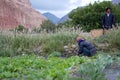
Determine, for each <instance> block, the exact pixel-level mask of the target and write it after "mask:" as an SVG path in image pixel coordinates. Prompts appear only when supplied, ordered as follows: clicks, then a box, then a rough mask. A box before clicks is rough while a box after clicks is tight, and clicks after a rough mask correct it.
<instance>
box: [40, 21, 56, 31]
mask: <svg viewBox="0 0 120 80" xmlns="http://www.w3.org/2000/svg"><path fill="white" fill-rule="evenodd" d="M40 27H41V28H42V30H46V31H47V32H54V30H55V29H56V28H57V27H56V25H55V24H54V23H52V22H51V21H49V20H47V21H44V22H43V23H42V24H41V25H40Z"/></svg>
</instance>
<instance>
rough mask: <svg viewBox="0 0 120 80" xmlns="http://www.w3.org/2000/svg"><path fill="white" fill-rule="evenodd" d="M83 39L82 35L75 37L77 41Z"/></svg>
mask: <svg viewBox="0 0 120 80" xmlns="http://www.w3.org/2000/svg"><path fill="white" fill-rule="evenodd" d="M83 39H84V37H82V36H78V37H77V39H76V41H77V42H78V41H80V40H83Z"/></svg>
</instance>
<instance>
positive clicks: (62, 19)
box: [58, 14, 69, 24]
mask: <svg viewBox="0 0 120 80" xmlns="http://www.w3.org/2000/svg"><path fill="white" fill-rule="evenodd" d="M67 20H69V17H68V14H67V15H65V16H63V17H62V18H61V19H60V20H59V21H58V24H60V23H63V22H65V21H67Z"/></svg>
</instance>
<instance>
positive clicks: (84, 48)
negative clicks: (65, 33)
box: [77, 36, 97, 57]
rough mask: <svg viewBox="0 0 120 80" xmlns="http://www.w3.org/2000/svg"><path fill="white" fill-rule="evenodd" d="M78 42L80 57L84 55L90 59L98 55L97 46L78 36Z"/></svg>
mask: <svg viewBox="0 0 120 80" xmlns="http://www.w3.org/2000/svg"><path fill="white" fill-rule="evenodd" d="M77 42H78V46H79V51H78V55H80V54H83V55H84V56H88V57H90V56H93V55H94V54H96V53H97V52H96V48H95V46H94V45H93V44H92V43H90V42H89V41H87V40H85V39H84V38H83V37H80V36H78V37H77Z"/></svg>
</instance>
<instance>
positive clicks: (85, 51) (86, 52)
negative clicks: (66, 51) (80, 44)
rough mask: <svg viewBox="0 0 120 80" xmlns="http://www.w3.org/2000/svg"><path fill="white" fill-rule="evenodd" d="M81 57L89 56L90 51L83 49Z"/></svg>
mask: <svg viewBox="0 0 120 80" xmlns="http://www.w3.org/2000/svg"><path fill="white" fill-rule="evenodd" d="M83 55H85V56H91V53H90V50H88V49H87V48H83Z"/></svg>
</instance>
